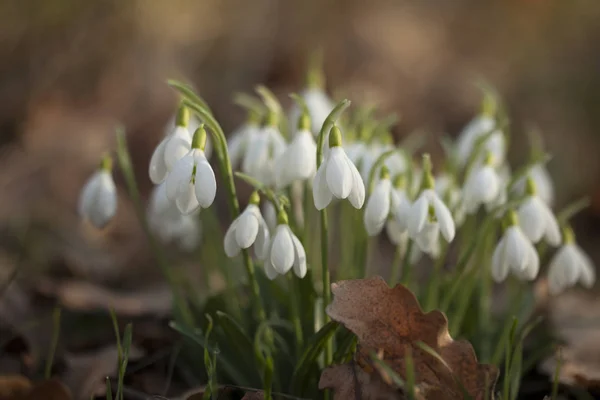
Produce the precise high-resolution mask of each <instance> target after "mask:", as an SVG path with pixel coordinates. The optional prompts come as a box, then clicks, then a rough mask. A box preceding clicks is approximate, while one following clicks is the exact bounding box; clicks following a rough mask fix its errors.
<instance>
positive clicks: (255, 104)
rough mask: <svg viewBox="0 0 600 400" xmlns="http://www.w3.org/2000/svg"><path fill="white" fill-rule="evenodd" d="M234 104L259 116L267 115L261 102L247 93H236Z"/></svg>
mask: <svg viewBox="0 0 600 400" xmlns="http://www.w3.org/2000/svg"><path fill="white" fill-rule="evenodd" d="M233 102H234V103H235V104H237V105H238V106H240V107H243V108H245V109H247V110H251V111H253V112H254V113H256V114H257V115H261V116H262V115H264V114H265V107H264V105H263V104H262V103H261V102H260V100H258V99H257V98H255V97H254V96H250V95H249V94H247V93H236V94H235V95H234V96H233Z"/></svg>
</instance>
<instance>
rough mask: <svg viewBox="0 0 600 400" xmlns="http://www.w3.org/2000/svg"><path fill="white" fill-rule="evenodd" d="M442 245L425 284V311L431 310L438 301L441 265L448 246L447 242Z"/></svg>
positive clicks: (444, 259)
mask: <svg viewBox="0 0 600 400" xmlns="http://www.w3.org/2000/svg"><path fill="white" fill-rule="evenodd" d="M443 246H444V248H443V249H442V251H441V252H440V255H439V257H438V258H437V260H435V263H434V264H433V271H432V272H431V276H430V277H429V282H428V285H427V297H426V300H425V311H429V310H433V309H434V308H435V307H436V306H437V304H438V301H439V294H440V283H441V280H442V266H443V265H444V261H446V252H447V250H448V247H449V246H448V245H447V244H444V245H443Z"/></svg>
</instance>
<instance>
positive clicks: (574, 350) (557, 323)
mask: <svg viewBox="0 0 600 400" xmlns="http://www.w3.org/2000/svg"><path fill="white" fill-rule="evenodd" d="M599 305H600V299H599V298H598V296H597V295H593V294H592V295H590V293H589V292H583V291H568V292H565V293H563V294H562V295H560V296H557V297H548V298H547V304H546V306H547V309H546V312H547V314H548V319H549V321H550V323H551V324H552V327H553V331H554V332H555V334H556V335H557V336H558V338H559V339H561V340H562V341H564V343H565V344H564V346H561V348H560V349H557V353H556V354H555V355H553V356H552V357H550V358H548V359H546V360H545V361H544V362H542V364H541V368H542V370H543V371H544V372H545V373H546V374H547V375H548V376H549V377H550V380H552V379H553V378H554V373H555V369H556V360H557V357H560V359H561V368H560V373H559V381H560V382H561V383H564V384H566V385H576V386H583V387H586V388H600V309H599V307H598V306H599ZM558 353H560V354H558Z"/></svg>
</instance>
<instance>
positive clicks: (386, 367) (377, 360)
mask: <svg viewBox="0 0 600 400" xmlns="http://www.w3.org/2000/svg"><path fill="white" fill-rule="evenodd" d="M370 356H371V360H372V361H373V362H374V363H375V364H377V366H379V368H381V369H382V370H383V371H384V372H385V373H386V374H387V376H388V377H389V378H390V379H391V380H392V382H393V383H394V385H396V386H398V387H399V388H402V389H404V388H405V387H406V382H404V379H402V378H401V377H400V375H398V374H397V373H396V371H394V370H393V369H391V368H390V366H389V365H387V363H386V362H385V361H383V360H382V359H380V358H379V357H378V356H377V354H375V353H371V354H370Z"/></svg>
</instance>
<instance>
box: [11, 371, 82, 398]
mask: <svg viewBox="0 0 600 400" xmlns="http://www.w3.org/2000/svg"><path fill="white" fill-rule="evenodd" d="M71 399H72V396H71V392H70V391H69V389H68V388H67V387H66V386H65V385H63V384H62V383H61V382H60V381H59V380H57V379H48V380H45V381H42V382H39V383H37V384H35V385H33V384H32V383H31V381H29V379H27V378H25V377H23V376H20V375H14V376H0V400H71Z"/></svg>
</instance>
